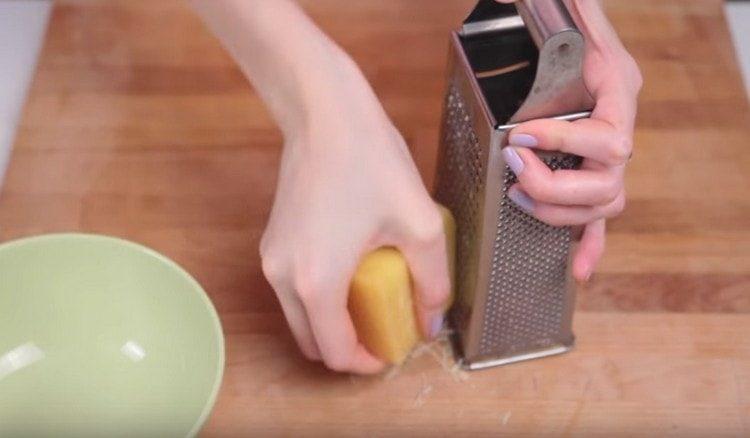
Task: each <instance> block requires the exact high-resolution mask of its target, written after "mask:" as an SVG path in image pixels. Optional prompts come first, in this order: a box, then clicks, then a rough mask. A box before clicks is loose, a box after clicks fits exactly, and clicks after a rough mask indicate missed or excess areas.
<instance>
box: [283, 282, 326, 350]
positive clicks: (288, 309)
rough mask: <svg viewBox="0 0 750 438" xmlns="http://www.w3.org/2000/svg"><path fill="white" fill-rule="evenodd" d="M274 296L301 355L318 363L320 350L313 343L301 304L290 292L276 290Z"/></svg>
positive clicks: (313, 338)
mask: <svg viewBox="0 0 750 438" xmlns="http://www.w3.org/2000/svg"><path fill="white" fill-rule="evenodd" d="M276 295H277V296H278V298H279V303H281V309H282V310H283V311H284V316H285V317H286V321H287V323H288V324H289V328H290V330H291V331H292V335H294V339H295V340H296V341H297V345H298V346H299V349H300V350H301V351H302V354H304V355H305V357H306V358H308V359H310V360H313V361H319V360H320V359H321V358H320V350H319V349H318V344H317V343H316V342H315V337H314V336H313V333H312V329H311V328H310V321H309V320H308V318H307V314H306V313H305V309H304V307H303V306H302V302H301V301H300V300H299V298H297V296H295V295H294V293H292V291H283V292H282V291H279V290H277V291H276Z"/></svg>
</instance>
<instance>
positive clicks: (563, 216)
mask: <svg viewBox="0 0 750 438" xmlns="http://www.w3.org/2000/svg"><path fill="white" fill-rule="evenodd" d="M508 197H509V198H510V199H511V200H512V201H513V202H514V203H515V204H516V205H517V206H518V207H519V208H521V209H522V210H524V211H525V212H526V213H528V214H530V215H532V216H534V217H535V218H537V219H539V220H540V221H542V222H544V223H547V224H549V225H553V226H565V225H585V224H588V223H591V222H594V221H597V220H599V219H603V218H611V217H615V216H617V215H619V214H620V213H621V212H622V210H623V209H624V208H625V192H624V191H623V192H620V194H619V195H618V196H617V198H616V199H615V200H614V201H612V202H611V203H609V204H607V205H603V206H594V207H588V206H575V205H556V204H546V203H543V202H538V201H535V200H534V199H533V198H531V197H530V196H529V195H528V194H526V193H525V192H524V191H523V190H522V189H521V188H520V187H519V185H518V184H516V185H514V186H513V187H511V188H510V189H509V190H508Z"/></svg>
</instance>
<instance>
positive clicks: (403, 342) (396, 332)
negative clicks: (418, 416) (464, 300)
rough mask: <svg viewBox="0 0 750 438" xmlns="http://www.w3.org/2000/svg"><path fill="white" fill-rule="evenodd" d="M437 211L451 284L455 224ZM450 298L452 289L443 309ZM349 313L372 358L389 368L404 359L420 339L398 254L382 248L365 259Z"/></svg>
mask: <svg viewBox="0 0 750 438" xmlns="http://www.w3.org/2000/svg"><path fill="white" fill-rule="evenodd" d="M440 210H441V212H442V214H443V223H444V226H445V235H446V245H447V249H448V266H449V270H450V273H451V284H453V272H454V265H455V239H456V224H455V221H454V219H453V215H452V214H451V213H450V211H449V210H448V209H446V208H444V207H442V206H441V207H440ZM453 297H454V292H453V287H451V297H450V299H449V302H448V304H447V307H446V309H447V308H448V307H450V304H451V303H452V301H453ZM349 313H350V314H351V316H352V320H353V321H354V326H355V328H356V330H357V336H358V337H359V340H360V342H362V344H363V345H364V346H365V347H366V348H367V349H368V350H369V351H370V352H371V353H372V354H374V355H375V356H376V357H378V358H380V359H382V360H383V361H385V362H387V363H390V364H400V363H402V362H403V361H404V359H406V356H407V355H408V354H409V352H410V351H411V350H412V349H413V348H414V346H415V345H416V344H417V342H419V340H420V339H421V338H422V336H421V334H420V329H419V325H418V320H417V317H416V315H415V312H414V301H413V299H412V283H411V276H410V274H409V267H408V265H407V263H406V259H405V258H404V256H403V255H402V254H401V252H399V251H398V250H397V249H395V248H390V247H384V248H379V249H377V250H375V251H373V252H371V253H370V254H367V255H366V256H365V257H364V259H363V260H362V262H361V263H360V265H359V267H358V268H357V271H356V273H355V274H354V277H353V278H352V283H351V286H350V290H349Z"/></svg>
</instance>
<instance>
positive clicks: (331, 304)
mask: <svg viewBox="0 0 750 438" xmlns="http://www.w3.org/2000/svg"><path fill="white" fill-rule="evenodd" d="M353 273H354V267H351V269H348V270H347V272H346V275H344V276H340V275H339V276H336V275H335V274H334V275H325V274H324V273H323V275H321V273H313V274H312V275H305V276H303V280H302V281H301V284H299V285H298V286H297V288H298V292H299V295H300V298H301V299H302V303H303V305H304V307H305V310H306V311H307V315H308V318H309V319H310V326H311V328H312V332H313V334H314V336H315V341H316V343H317V345H318V348H319V349H320V355H321V358H322V360H323V362H324V363H325V364H326V366H327V367H328V368H330V369H332V370H334V371H339V372H352V373H358V374H373V373H377V372H380V371H382V370H383V368H384V367H385V364H384V363H383V362H382V361H380V360H378V359H377V358H376V357H374V356H373V355H372V354H370V353H369V352H368V351H367V350H366V349H365V347H364V346H363V345H362V344H360V343H359V341H358V340H357V333H356V331H355V328H354V323H353V322H352V319H351V316H350V315H349V310H348V309H347V296H348V282H349V279H350V278H351V276H352V275H353Z"/></svg>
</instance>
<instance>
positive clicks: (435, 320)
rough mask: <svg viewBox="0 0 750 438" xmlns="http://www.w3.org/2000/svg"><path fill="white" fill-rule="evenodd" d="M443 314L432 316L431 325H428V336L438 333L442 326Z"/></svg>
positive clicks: (434, 335) (432, 336)
mask: <svg viewBox="0 0 750 438" xmlns="http://www.w3.org/2000/svg"><path fill="white" fill-rule="evenodd" d="M443 320H444V317H443V314H442V313H441V314H439V315H435V316H433V317H432V326H431V327H430V337H431V338H434V337H436V336H437V335H438V333H440V330H441V329H442V328H443Z"/></svg>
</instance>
